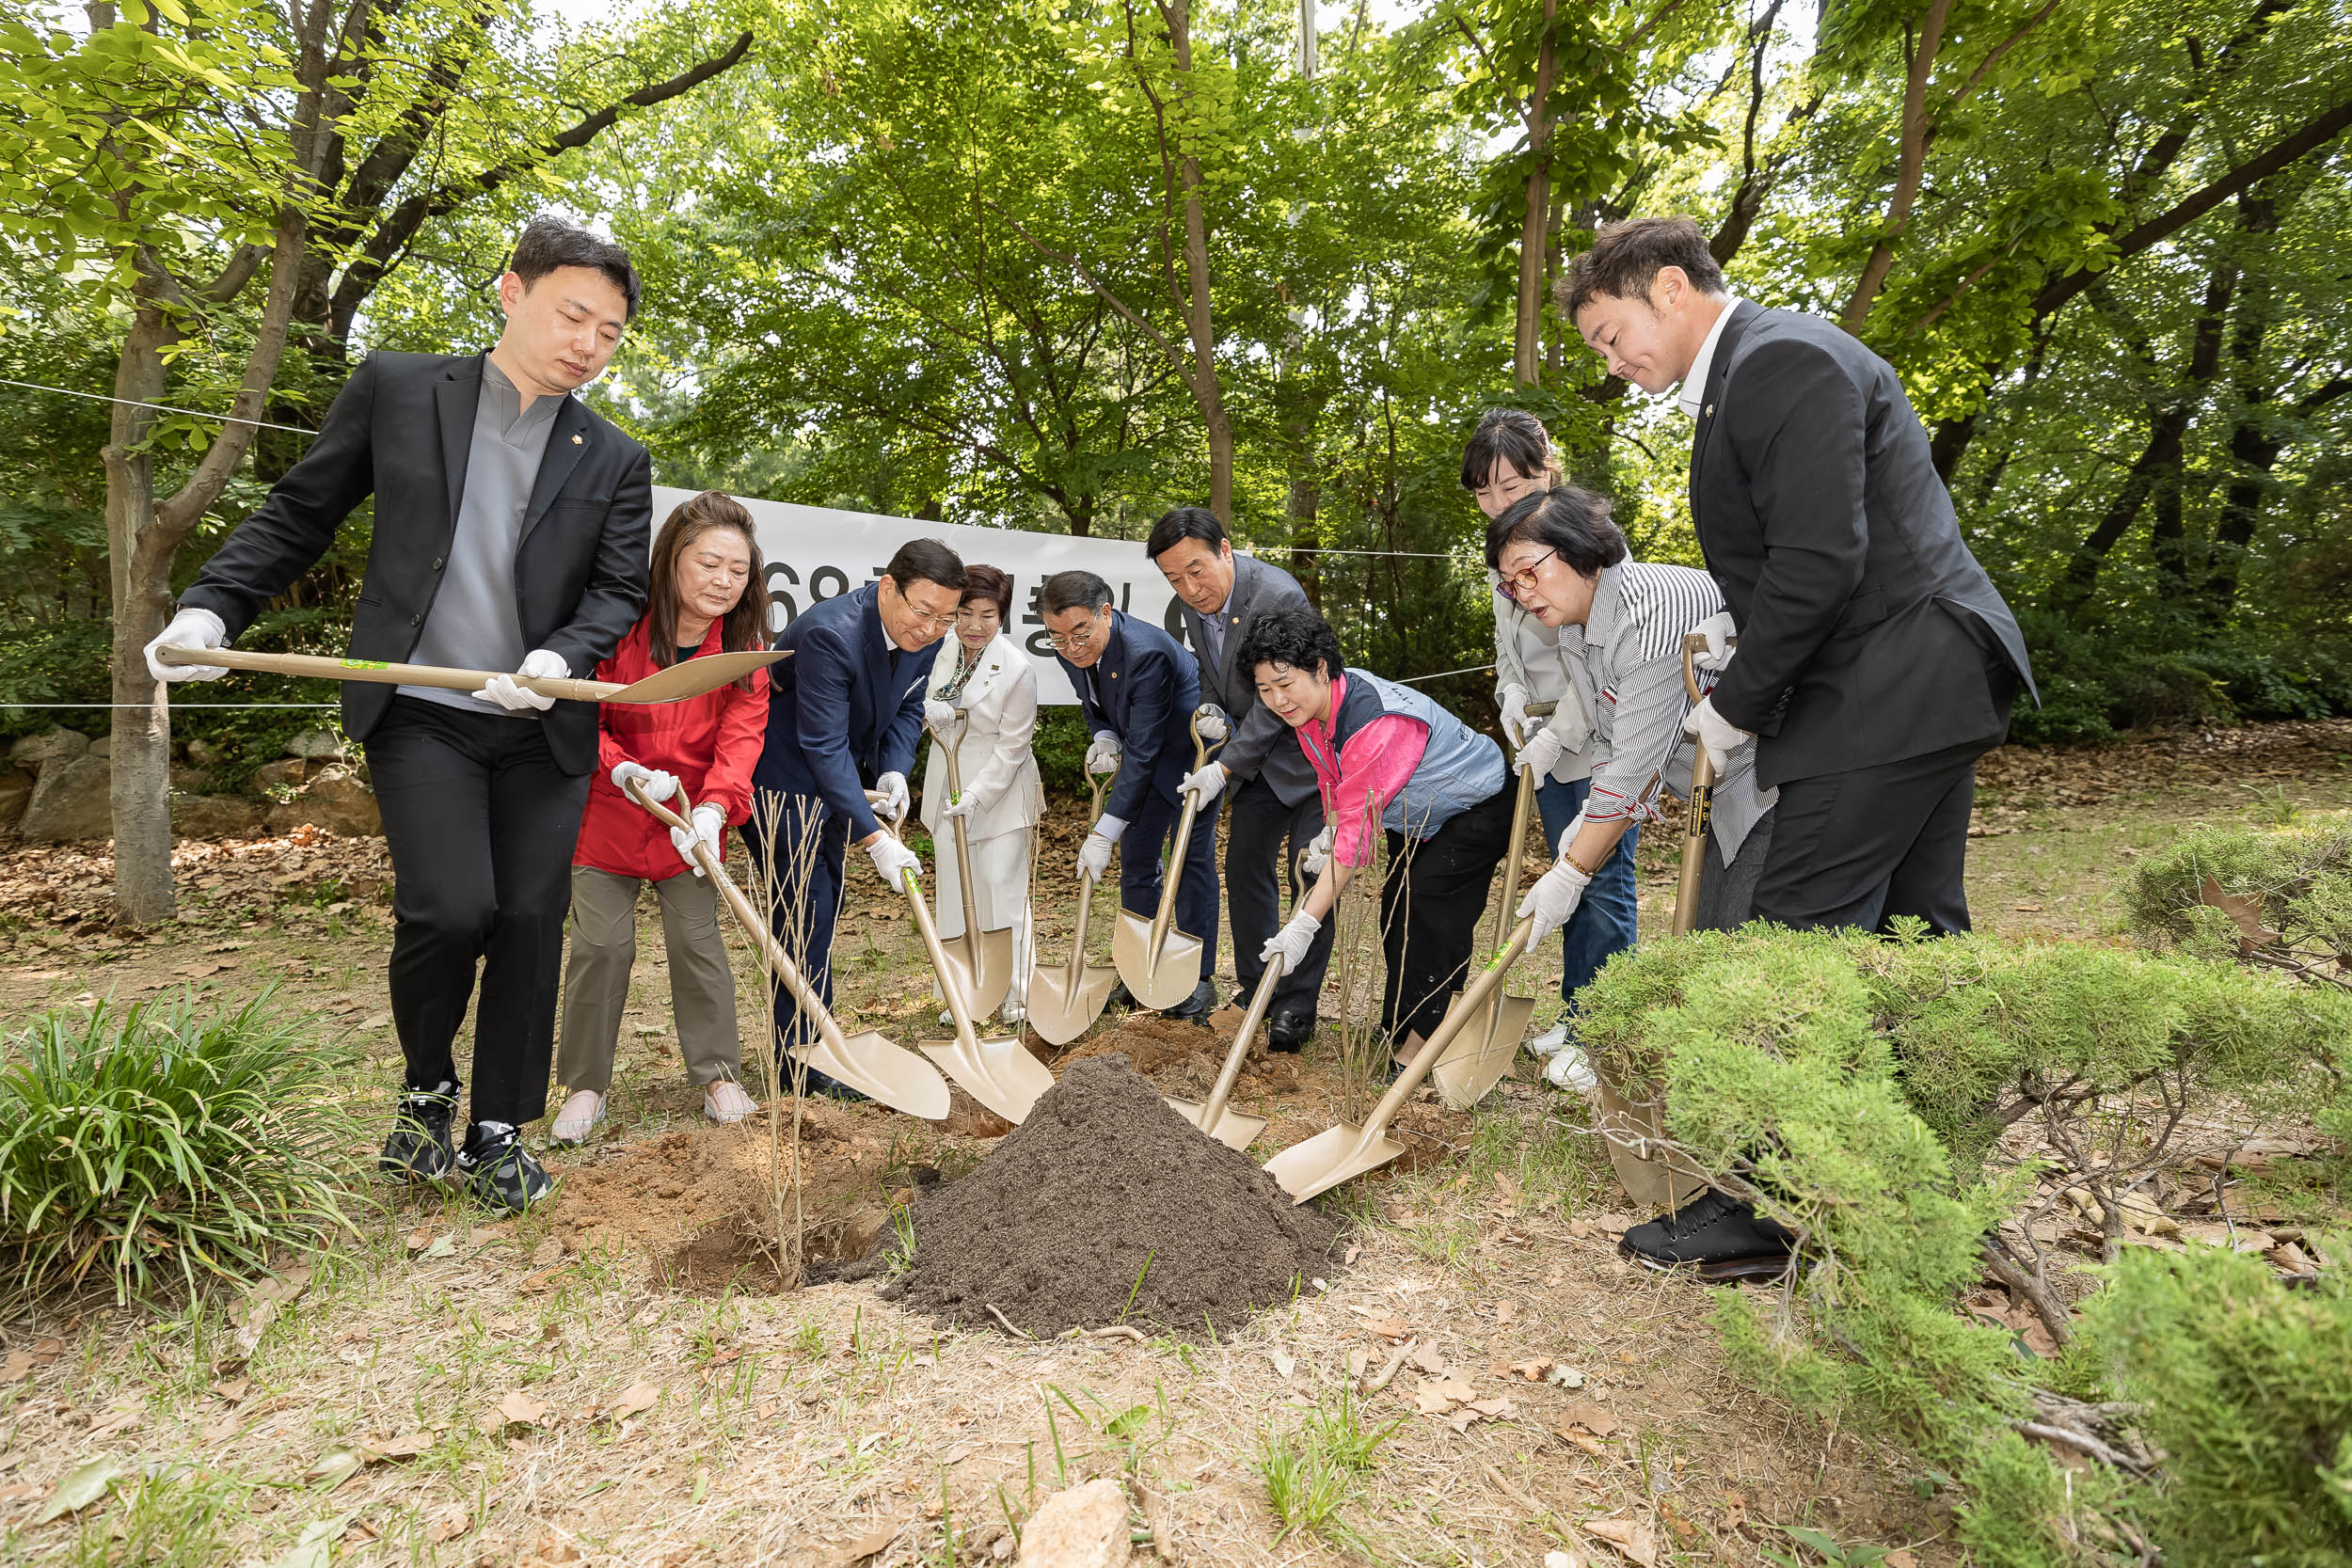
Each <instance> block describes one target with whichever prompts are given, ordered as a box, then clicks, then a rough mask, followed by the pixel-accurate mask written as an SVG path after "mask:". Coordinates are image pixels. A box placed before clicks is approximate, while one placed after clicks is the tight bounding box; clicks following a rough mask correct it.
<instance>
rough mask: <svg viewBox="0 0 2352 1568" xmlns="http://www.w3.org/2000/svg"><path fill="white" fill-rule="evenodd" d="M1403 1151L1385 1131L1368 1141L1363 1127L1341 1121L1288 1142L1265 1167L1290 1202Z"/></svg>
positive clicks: (1327, 1188)
mask: <svg viewBox="0 0 2352 1568" xmlns="http://www.w3.org/2000/svg"><path fill="white" fill-rule="evenodd" d="M1404 1152H1405V1146H1404V1145H1403V1144H1401V1143H1398V1142H1397V1141H1396V1140H1395V1139H1394V1138H1391V1137H1390V1136H1388V1135H1387V1134H1386V1133H1383V1134H1382V1135H1381V1136H1379V1137H1377V1138H1375V1139H1373V1140H1372V1141H1371V1142H1369V1143H1367V1142H1366V1141H1365V1140H1364V1130H1363V1129H1362V1128H1360V1127H1350V1126H1348V1125H1347V1124H1346V1123H1345V1122H1342V1123H1341V1124H1340V1125H1339V1126H1337V1127H1334V1128H1330V1129H1328V1130H1327V1131H1325V1132H1318V1133H1316V1134H1315V1135H1314V1136H1313V1137H1311V1138H1309V1139H1308V1140H1307V1141H1306V1142H1305V1143H1296V1144H1293V1145H1291V1146H1290V1148H1286V1149H1284V1150H1282V1152H1281V1153H1279V1154H1277V1155H1276V1156H1275V1157H1274V1158H1273V1159H1271V1160H1268V1161H1267V1162H1266V1163H1265V1165H1264V1170H1265V1173H1266V1174H1267V1175H1268V1176H1271V1177H1272V1178H1274V1180H1276V1181H1278V1182H1279V1183H1280V1184H1281V1188H1282V1190H1283V1191H1284V1192H1286V1193H1288V1194H1290V1195H1291V1201H1292V1202H1293V1203H1304V1202H1306V1201H1307V1200H1308V1199H1309V1198H1311V1197H1313V1196H1315V1195H1316V1194H1318V1193H1327V1192H1329V1191H1330V1190H1331V1189H1332V1188H1334V1187H1336V1186H1338V1185H1339V1184H1340V1183H1341V1182H1343V1181H1347V1180H1353V1179H1354V1178H1356V1177H1359V1176H1361V1175H1363V1174H1364V1172H1366V1171H1370V1170H1378V1169H1379V1168H1380V1167H1381V1166H1382V1165H1385V1164H1388V1163H1389V1162H1390V1161H1391V1160H1393V1159H1395V1158H1396V1157H1397V1156H1398V1155H1400V1154H1402V1153H1404Z"/></svg>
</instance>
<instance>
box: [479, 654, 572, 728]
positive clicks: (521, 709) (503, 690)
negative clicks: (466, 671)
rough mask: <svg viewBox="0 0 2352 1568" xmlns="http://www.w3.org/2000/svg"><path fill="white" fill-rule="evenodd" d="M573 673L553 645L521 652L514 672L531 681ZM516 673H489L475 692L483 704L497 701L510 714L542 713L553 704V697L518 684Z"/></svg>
mask: <svg viewBox="0 0 2352 1568" xmlns="http://www.w3.org/2000/svg"><path fill="white" fill-rule="evenodd" d="M570 673H572V667H571V666H570V665H568V664H566V663H564V656H563V655H562V654H559V653H557V652H555V651H554V650H553V649H552V648H533V649H532V650H531V652H529V653H527V654H525V655H523V663H522V668H521V669H519V670H517V671H516V672H515V675H522V676H525V677H527V678H529V679H532V680H550V679H552V680H561V679H563V678H564V676H566V675H568V674H570ZM515 675H492V676H491V677H490V679H489V681H488V683H487V684H486V685H485V686H484V687H483V689H481V690H479V691H477V692H475V693H474V695H475V696H476V697H477V698H479V699H481V700H482V701H483V702H485V703H496V704H498V705H499V706H501V707H502V708H504V709H506V711H507V712H509V713H530V712H534V711H535V712H539V713H545V712H546V711H547V710H548V709H549V708H551V707H553V706H554V705H555V699H554V698H552V697H542V696H540V695H539V693H537V692H536V691H533V690H532V689H531V688H529V687H527V686H524V685H521V684H519V683H518V682H517V681H516V679H515Z"/></svg>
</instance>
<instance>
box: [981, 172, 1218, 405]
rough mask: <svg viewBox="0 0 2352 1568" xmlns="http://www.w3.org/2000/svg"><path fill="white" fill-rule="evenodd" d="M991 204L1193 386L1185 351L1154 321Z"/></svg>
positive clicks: (1082, 265) (1079, 263) (1081, 264)
mask: <svg viewBox="0 0 2352 1568" xmlns="http://www.w3.org/2000/svg"><path fill="white" fill-rule="evenodd" d="M989 205H990V206H991V207H994V208H995V209H996V215H997V216H998V217H1001V218H1003V219H1004V220H1005V221H1006V222H1007V223H1009V224H1010V225H1012V231H1013V232H1014V233H1016V234H1018V235H1020V236H1021V237H1022V238H1023V239H1025V240H1026V241H1028V242H1029V245H1030V248H1032V249H1034V250H1035V251H1036V252H1037V253H1038V254H1039V255H1040V256H1044V257H1049V258H1051V259H1052V260H1054V261H1059V262H1060V263H1061V264H1062V265H1064V266H1066V267H1068V268H1069V269H1070V270H1071V271H1073V272H1074V273H1076V274H1077V275H1078V276H1079V277H1081V278H1083V279H1085V281H1086V286H1087V287H1088V288H1089V289H1092V290H1093V291H1094V292H1095V293H1096V294H1098V295H1100V296H1101V298H1102V300H1103V303H1104V304H1105V305H1107V306H1109V307H1110V308H1111V309H1114V310H1116V311H1118V312H1119V314H1120V317H1121V318H1122V319H1124V320H1125V321H1127V322H1129V323H1130V324H1132V325H1135V326H1136V327H1138V328H1140V329H1141V330H1142V331H1143V333H1144V335H1145V336H1147V337H1149V338H1150V339H1151V340H1152V341H1153V342H1155V343H1157V344H1159V345H1160V352H1161V353H1162V354H1165V355H1167V356H1168V363H1169V364H1171V365H1173V366H1175V367H1176V373H1177V374H1179V375H1180V376H1182V377H1184V385H1185V386H1187V387H1189V386H1191V385H1192V372H1191V371H1190V370H1189V369H1188V368H1187V366H1188V361H1187V359H1186V357H1185V356H1184V352H1183V351H1182V350H1180V349H1179V348H1177V346H1176V345H1175V344H1174V343H1173V342H1171V341H1169V340H1168V335H1167V334H1166V333H1164V332H1162V331H1161V330H1160V329H1159V328H1158V327H1156V326H1153V325H1152V324H1151V323H1150V322H1148V321H1145V320H1144V319H1143V318H1142V317H1141V316H1139V315H1137V314H1136V313H1135V311H1134V310H1132V309H1129V308H1128V305H1127V302H1126V301H1125V300H1123V299H1121V298H1120V297H1119V296H1118V295H1117V294H1115V293H1111V292H1110V290H1109V289H1107V288H1105V287H1104V285H1103V281H1102V279H1100V278H1098V277H1095V276H1094V273H1093V271H1092V270H1091V269H1090V268H1089V267H1088V266H1087V264H1086V263H1085V262H1084V261H1079V260H1078V259H1077V258H1076V257H1075V256H1072V255H1070V254H1068V253H1066V252H1064V251H1059V250H1056V249H1055V248H1054V247H1053V246H1052V245H1047V244H1046V243H1045V242H1044V241H1042V240H1041V239H1039V238H1038V237H1037V236H1036V235H1035V234H1032V233H1030V232H1029V231H1028V230H1026V229H1025V228H1023V227H1022V226H1021V220H1020V219H1019V218H1017V217H1014V216H1013V215H1012V214H1010V213H1008V212H1006V211H1005V210H1004V208H1002V207H998V206H997V205H996V203H995V202H993V201H991V202H989Z"/></svg>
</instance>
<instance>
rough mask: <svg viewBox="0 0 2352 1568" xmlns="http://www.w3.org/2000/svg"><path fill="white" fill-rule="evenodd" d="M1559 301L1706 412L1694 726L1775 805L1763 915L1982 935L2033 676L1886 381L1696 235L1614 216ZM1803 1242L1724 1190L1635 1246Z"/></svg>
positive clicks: (1662, 1257)
mask: <svg viewBox="0 0 2352 1568" xmlns="http://www.w3.org/2000/svg"><path fill="white" fill-rule="evenodd" d="M1560 306H1561V312H1562V314H1564V315H1565V316H1567V317H1568V318H1569V319H1570V320H1572V321H1574V322H1575V323H1576V328H1577V331H1578V332H1580V333H1581V334H1582V336H1583V338H1584V341H1585V342H1586V343H1588V344H1590V345H1591V346H1592V349H1593V351H1594V352H1595V353H1597V354H1598V355H1600V356H1602V357H1603V358H1604V359H1606V360H1607V361H1608V362H1609V369H1610V372H1611V373H1612V374H1613V375H1620V376H1623V377H1624V378H1625V379H1627V380H1628V381H1630V382H1632V383H1633V384H1634V385H1635V386H1637V387H1639V388H1642V389H1643V390H1644V391H1645V392H1651V393H1659V392H1663V391H1665V390H1666V389H1667V388H1670V387H1674V386H1676V385H1677V383H1679V384H1680V385H1681V388H1682V391H1681V400H1680V401H1681V404H1682V407H1683V409H1684V411H1685V412H1687V413H1689V414H1690V415H1691V416H1692V418H1693V419H1694V420H1696V421H1697V430H1696V432H1695V434H1694V435H1693V436H1692V441H1691V515H1692V523H1693V525H1694V526H1695V527H1696V529H1697V531H1698V537H1699V547H1700V549H1701V550H1702V551H1703V552H1705V555H1706V558H1707V566H1708V571H1709V572H1711V573H1712V574H1713V575H1714V578H1715V581H1716V583H1717V584H1718V585H1719V586H1720V587H1721V588H1722V589H1723V591H1724V600H1725V602H1726V603H1727V604H1728V605H1729V606H1730V610H1729V612H1728V617H1727V619H1728V621H1729V623H1731V624H1730V625H1726V624H1724V623H1725V621H1726V617H1724V616H1717V617H1714V618H1712V619H1711V620H1710V621H1709V622H1708V623H1707V624H1705V625H1704V626H1701V627H1698V628H1694V629H1698V630H1703V631H1705V632H1707V634H1708V641H1709V652H1710V662H1711V663H1712V664H1713V665H1714V666H1715V667H1716V668H1717V669H1719V670H1720V671H1721V675H1720V678H1719V679H1718V680H1717V682H1716V685H1715V689H1714V690H1713V692H1712V693H1711V694H1709V695H1708V698H1707V699H1706V700H1705V701H1703V702H1701V703H1700V704H1699V705H1697V706H1696V707H1695V708H1693V709H1692V713H1691V717H1690V720H1689V721H1688V722H1687V723H1686V725H1685V728H1686V729H1688V730H1689V731H1690V732H1691V733H1692V734H1693V735H1696V736H1698V737H1699V742H1700V744H1701V745H1703V746H1705V747H1706V748H1707V749H1708V752H1709V753H1710V754H1711V755H1712V756H1713V757H1714V759H1715V763H1716V768H1717V771H1718V772H1719V773H1720V772H1722V771H1723V770H1724V759H1725V754H1726V753H1728V752H1730V751H1732V750H1734V749H1735V748H1737V747H1739V746H1740V745H1743V744H1745V743H1747V742H1748V741H1749V740H1750V739H1754V741H1755V743H1756V781H1757V783H1758V784H1763V785H1765V786H1767V787H1772V786H1777V787H1778V789H1779V791H1780V795H1779V800H1778V803H1777V804H1776V805H1775V806H1774V807H1773V809H1772V811H1771V812H1770V813H1768V814H1767V816H1766V822H1769V824H1770V827H1769V830H1768V829H1767V828H1766V827H1765V825H1764V824H1761V823H1759V824H1758V826H1757V828H1756V832H1757V833H1758V834H1762V833H1764V832H1768V831H1769V832H1770V834H1771V838H1770V846H1769V847H1768V848H1767V850H1766V851H1765V857H1764V864H1763V870H1762V875H1761V879H1760V880H1759V881H1758V883H1757V885H1756V897H1755V902H1754V906H1753V908H1754V911H1755V914H1756V917H1757V918H1759V919H1763V920H1770V921H1776V922H1778V923H1779V924H1781V925H1784V926H1791V927H1812V928H1821V927H1848V926H1858V927H1864V928H1865V929H1874V930H1884V929H1886V927H1887V925H1888V923H1889V922H1890V921H1892V920H1893V919H1894V918H1895V917H1896V916H1898V915H1915V916H1917V917H1918V918H1920V919H1922V920H1924V921H1926V922H1927V924H1928V926H1929V927H1930V928H1931V929H1932V930H1935V931H1939V932H1949V931H1964V930H1966V929H1967V928H1968V898H1967V892H1966V889H1965V887H1964V886H1963V881H1962V871H1963V862H1964V860H1965V856H1966V852H1967V847H1968V812H1969V807H1970V804H1971V802H1972V801H1973V800H1974V799H1975V794H1976V768H1977V758H1978V757H1979V756H1981V755H1982V754H1983V753H1984V752H1987V751H1989V750H1991V749H1992V748H1993V747H1994V746H1996V745H1998V744H2000V742H2001V739H2002V737H2003V736H2006V735H2007V734H2008V732H2009V710H2010V699H2011V698H2012V696H2013V695H2014V693H2015V690H2016V688H2017V686H2018V684H2019V683H2020V682H2023V683H2025V685H2026V689H2028V690H2031V689H2032V674H2031V670H2030V666H2029V665H2028V663H2027V660H2026V645H2025V639H2024V638H2023V637H2022V636H2021V635H2020V634H2019V632H2018V629H2017V622H2016V618H2015V617H2014V616H2012V615H2011V614H2010V610H2009V607H2008V605H2006V604H2004V603H2003V602H2002V600H2001V595H2000V594H1999V592H1998V591H1997V590H1995V589H1994V586H1993V583H1992V580H1991V579H1990V578H1987V577H1986V576H1985V574H1984V568H1983V567H1981V566H1979V565H1978V564H1977V561H1976V558H1975V557H1974V556H1972V555H1970V554H1969V553H1968V546H1967V545H1966V544H1965V542H1963V540H1962V538H1961V536H1960V525H1959V523H1958V521H1957V520H1956V519H1955V518H1954V516H1953V514H1952V501H1951V497H1950V496H1949V495H1948V494H1947V492H1946V491H1945V488H1944V482H1943V481H1942V479H1940V478H1939V477H1938V476H1937V474H1936V472H1935V467H1934V465H1933V463H1932V462H1931V460H1930V456H1929V452H1928V437H1927V432H1926V431H1925V430H1923V429H1922V428H1921V427H1920V424H1919V417H1918V415H1916V414H1915V413H1914V412H1913V411H1912V407H1911V403H1910V400H1909V399H1907V398H1906V397H1905V396H1904V395H1903V388H1902V383H1901V382H1900V381H1899V379H1898V378H1897V376H1896V374H1895V370H1894V367H1893V366H1891V365H1889V364H1887V363H1886V361H1885V360H1883V359H1881V358H1880V357H1879V356H1877V355H1875V354H1872V353H1871V352H1870V351H1869V350H1868V349H1867V348H1865V347H1863V346H1862V344H1861V343H1860V342H1858V341H1855V340H1854V339H1853V338H1852V337H1851V336H1849V335H1848V334H1847V333H1846V332H1844V331H1843V330H1841V329H1840V328H1839V327H1838V326H1837V325H1836V324H1834V323H1831V322H1826V321H1822V320H1820V318H1818V317H1814V316H1807V315H1803V314H1800V313H1799V312H1797V311H1793V310H1768V309H1760V308H1759V307H1757V306H1755V305H1752V304H1749V303H1746V302H1744V301H1740V300H1735V299H1733V298H1732V297H1731V296H1730V295H1729V294H1728V293H1725V292H1724V278H1723V270H1722V268H1721V267H1719V266H1718V265H1717V264H1716V262H1715V259H1714V257H1713V256H1712V255H1711V254H1710V253H1709V252H1708V248H1707V240H1706V237H1705V236H1704V235H1702V234H1701V233H1700V232H1699V228H1698V225H1696V224H1694V223H1692V222H1691V221H1690V220H1689V219H1688V218H1636V219H1633V220H1632V221H1630V222H1627V223H1618V224H1606V225H1603V226H1602V227H1601V229H1600V230H1598V231H1597V233H1596V234H1595V235H1594V239H1593V248H1592V249H1590V250H1588V251H1586V252H1585V253H1584V254H1582V255H1581V256H1579V257H1577V258H1576V260H1575V261H1574V262H1573V263H1572V264H1571V265H1570V267H1569V270H1568V275H1567V277H1565V278H1563V279H1562V280H1561V283H1560ZM1732 626H1737V629H1738V635H1739V648H1738V652H1737V657H1731V651H1730V649H1729V648H1728V646H1727V642H1728V639H1729V636H1730V634H1731V630H1732ZM1789 1243H1790V1237H1789V1234H1788V1231H1787V1230H1785V1229H1783V1228H1782V1227H1780V1226H1778V1225H1776V1224H1774V1223H1773V1222H1772V1220H1770V1219H1768V1218H1764V1217H1762V1216H1759V1215H1758V1214H1756V1212H1755V1210H1754V1208H1753V1207H1752V1206H1751V1205H1749V1204H1746V1203H1742V1202H1740V1201H1737V1200H1735V1199H1733V1198H1732V1197H1731V1196H1728V1195H1727V1194H1724V1193H1723V1192H1720V1191H1716V1190H1712V1189H1710V1190H1708V1192H1705V1193H1702V1194H1701V1195H1700V1196H1698V1197H1696V1198H1695V1199H1693V1200H1692V1202H1690V1203H1688V1204H1686V1205H1684V1206H1683V1207H1682V1208H1681V1209H1678V1210H1677V1211H1676V1212H1674V1213H1672V1214H1669V1215H1667V1216H1665V1217H1664V1218H1662V1219H1657V1220H1652V1221H1650V1222H1649V1223H1648V1224H1646V1225H1640V1226H1635V1227H1633V1228H1632V1229H1630V1230H1628V1231H1627V1232H1626V1234H1625V1238H1624V1240H1623V1241H1622V1242H1621V1243H1619V1250H1620V1251H1621V1252H1623V1253H1625V1254H1626V1255H1627V1256H1628V1257H1629V1258H1631V1259H1634V1260H1635V1261H1637V1262H1640V1263H1642V1264H1644V1265H1645V1266H1646V1267H1650V1268H1656V1269H1691V1270H1693V1271H1695V1272H1696V1273H1697V1274H1698V1275H1700V1276H1701V1277H1702V1278H1710V1279H1741V1278H1756V1277H1768V1276H1772V1275H1777V1274H1778V1273H1779V1272H1780V1271H1781V1270H1783V1269H1785V1268H1786V1267H1787V1265H1788V1255H1789Z"/></svg>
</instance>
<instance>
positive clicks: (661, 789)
mask: <svg viewBox="0 0 2352 1568" xmlns="http://www.w3.org/2000/svg"><path fill="white" fill-rule="evenodd" d="M631 779H635V780H636V781H637V787H638V788H640V789H642V790H644V792H645V799H646V800H668V799H669V798H670V797H671V796H673V795H675V794H676V793H677V775H676V774H675V773H664V772H663V771H661V769H660V768H648V767H646V766H645V765H644V763H642V762H616V763H614V764H613V765H612V787H613V788H615V789H617V790H619V791H620V792H621V793H622V794H624V795H627V794H628V781H629V780H631ZM671 831H672V832H674V833H675V832H676V830H675V829H672V830H671Z"/></svg>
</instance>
